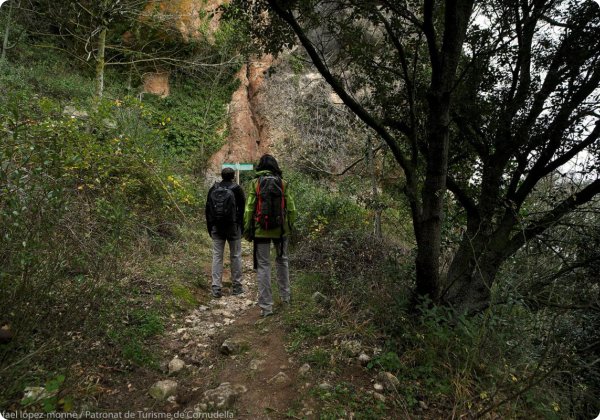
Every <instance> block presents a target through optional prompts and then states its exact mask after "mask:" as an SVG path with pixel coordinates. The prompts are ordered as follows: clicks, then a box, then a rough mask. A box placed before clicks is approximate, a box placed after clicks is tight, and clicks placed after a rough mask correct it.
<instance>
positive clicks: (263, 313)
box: [260, 309, 273, 316]
mask: <svg viewBox="0 0 600 420" xmlns="http://www.w3.org/2000/svg"><path fill="white" fill-rule="evenodd" d="M260 316H273V311H267V310H265V309H261V310H260Z"/></svg>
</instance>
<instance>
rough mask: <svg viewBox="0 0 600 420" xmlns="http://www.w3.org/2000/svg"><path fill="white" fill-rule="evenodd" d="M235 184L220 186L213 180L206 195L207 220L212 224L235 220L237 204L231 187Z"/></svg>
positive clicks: (226, 223) (221, 224)
mask: <svg viewBox="0 0 600 420" xmlns="http://www.w3.org/2000/svg"><path fill="white" fill-rule="evenodd" d="M237 186H238V185H237V184H231V185H230V186H229V187H222V186H221V184H220V183H218V182H215V186H214V189H213V190H212V192H211V193H210V195H209V197H208V221H209V222H210V224H212V225H216V226H219V227H220V226H226V225H231V224H233V223H236V222H237V205H236V203H235V194H234V193H233V189H234V188H236V187H237Z"/></svg>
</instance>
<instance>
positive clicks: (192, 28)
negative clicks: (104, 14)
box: [143, 0, 273, 173]
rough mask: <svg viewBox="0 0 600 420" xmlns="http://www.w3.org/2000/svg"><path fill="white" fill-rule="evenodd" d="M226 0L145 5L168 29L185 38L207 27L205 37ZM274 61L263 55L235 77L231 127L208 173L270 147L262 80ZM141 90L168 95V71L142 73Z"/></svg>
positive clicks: (215, 24)
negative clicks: (235, 86) (156, 14)
mask: <svg viewBox="0 0 600 420" xmlns="http://www.w3.org/2000/svg"><path fill="white" fill-rule="evenodd" d="M227 2H228V0H171V1H162V2H157V3H156V4H153V5H150V6H149V7H148V13H156V12H157V10H156V8H158V13H160V17H161V19H164V21H165V24H166V25H168V26H169V27H170V28H177V30H178V31H179V32H180V33H181V35H182V37H183V39H184V40H191V39H194V38H198V37H200V36H202V34H201V33H200V31H198V28H200V27H201V26H203V25H207V26H208V31H207V32H208V34H209V35H208V36H210V34H211V33H214V31H216V30H217V29H218V27H219V19H220V17H221V11H220V10H219V7H220V6H221V5H223V4H226V3H227ZM272 64H273V58H272V57H271V56H263V57H261V58H260V59H257V60H252V61H251V62H250V63H248V64H246V65H244V66H243V67H242V68H241V69H240V71H239V73H238V75H237V77H238V78H239V79H240V82H241V84H240V87H239V89H238V90H237V91H236V92H235V93H234V94H233V96H232V100H231V103H230V105H229V113H230V129H229V135H228V137H227V139H226V143H225V145H224V146H223V147H222V148H221V150H219V151H218V152H217V153H216V154H215V155H213V156H212V157H211V158H210V160H209V169H210V171H211V172H216V173H219V172H220V168H221V164H222V163H236V162H239V163H250V162H253V161H255V160H257V159H258V158H260V157H261V156H262V155H263V154H264V153H267V152H269V150H270V148H271V143H270V137H269V124H268V122H267V118H266V115H264V114H265V111H264V110H265V109H267V108H268V107H267V106H265V104H264V103H263V102H264V96H265V94H264V89H263V88H262V85H263V81H264V77H265V74H266V72H267V70H268V69H269V68H270V67H271V65H272ZM143 89H144V92H149V93H153V94H157V95H161V96H162V97H167V96H169V73H168V72H166V71H160V70H159V71H158V72H155V73H148V74H146V75H145V76H144V86H143Z"/></svg>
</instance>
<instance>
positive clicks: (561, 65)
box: [234, 0, 600, 310]
mask: <svg viewBox="0 0 600 420" xmlns="http://www.w3.org/2000/svg"><path fill="white" fill-rule="evenodd" d="M234 5H236V6H237V10H238V16H239V17H243V16H244V15H245V16H246V19H247V22H248V24H249V29H250V30H252V31H253V34H254V37H255V40H256V43H257V44H259V45H260V46H261V47H262V50H263V51H264V52H266V53H274V54H277V53H279V52H281V51H283V50H284V49H286V48H287V49H290V48H293V46H294V45H295V44H296V43H297V40H299V42H300V44H301V45H302V46H303V48H304V50H305V52H306V54H307V55H308V57H309V58H310V60H311V61H312V62H313V63H314V65H315V67H316V68H317V69H318V71H319V72H320V73H321V75H322V76H323V78H324V79H325V80H326V81H327V82H328V83H329V84H330V85H331V86H332V88H333V89H334V91H335V92H336V93H337V95H338V96H339V97H340V98H341V99H342V101H343V102H344V104H345V105H346V106H347V107H348V108H350V110H352V111H353V112H354V113H355V114H356V115H357V116H358V117H359V118H360V119H361V120H362V121H364V123H366V124H367V125H368V126H369V127H371V128H372V129H373V130H374V131H375V132H376V133H377V134H378V135H379V137H380V138H381V139H382V140H383V141H384V142H385V143H386V144H387V146H388V147H389V149H390V150H391V152H392V153H393V155H394V157H395V160H396V161H397V162H398V164H399V165H400V167H401V168H402V170H403V172H404V174H405V183H403V184H402V185H401V187H402V188H403V191H404V193H405V194H406V196H407V197H408V200H409V202H410V206H411V212H412V219H413V226H414V232H415V237H416V241H417V244H418V253H417V258H416V272H417V284H416V290H417V292H418V293H419V294H420V295H429V296H430V297H431V298H432V299H433V300H434V301H436V302H448V303H451V304H453V305H454V306H455V307H457V308H459V309H461V310H479V309H482V308H485V307H487V306H488V305H489V304H490V299H491V290H492V289H493V287H494V283H495V281H496V279H497V275H498V272H499V270H500V268H501V266H502V264H503V263H504V262H506V261H507V260H508V259H509V258H511V257H512V256H513V255H515V253H517V252H518V251H519V250H520V249H522V247H523V246H524V245H525V244H526V243H528V242H529V241H530V240H532V239H534V238H536V237H538V236H539V235H540V234H543V233H544V232H546V231H548V230H549V229H550V230H552V228H553V227H555V226H556V225H557V223H559V221H560V220H561V219H563V218H564V217H565V215H568V214H570V213H572V212H574V211H576V210H577V209H581V208H583V207H586V206H589V205H590V203H592V202H594V199H595V197H596V195H597V194H598V193H600V180H599V179H598V166H597V159H598V157H599V156H598V145H599V144H600V143H599V142H598V138H599V135H600V123H599V122H598V121H599V114H598V113H597V108H598V100H599V90H598V88H599V86H600V7H599V6H598V5H597V4H596V3H595V2H593V1H591V0H588V1H574V0H504V1H500V2H498V1H487V0H486V1H473V0H454V1H434V0H424V1H404V2H392V1H386V0H383V1H377V2H371V1H360V0H351V1H336V0H323V1H308V0H295V1H285V2H283V1H278V0H263V1H255V2H243V1H237V2H234ZM578 157H579V164H578V165H577V166H576V170H572V171H565V170H562V171H561V168H564V166H565V165H567V164H569V162H571V161H572V160H573V159H575V158H578ZM567 172H568V173H567ZM556 173H560V174H562V175H561V176H560V177H558V179H559V181H556V180H555V181H554V182H552V183H550V184H551V185H550V186H548V183H547V182H544V180H546V179H548V177H550V176H552V175H553V174H556ZM542 185H544V188H550V189H551V193H549V194H548V197H549V198H548V199H547V200H545V202H544V205H542V206H539V205H538V206H536V207H535V208H533V206H532V205H531V203H530V202H529V201H528V199H529V198H530V197H531V196H532V194H535V192H536V191H537V190H538V189H539V188H541V186H542ZM448 205H451V206H453V207H457V208H458V209H459V210H458V211H454V210H453V212H454V214H453V217H452V220H450V219H449V218H448V217H447V216H448V215H445V209H446V208H447V206H448ZM454 216H455V217H454ZM450 222H452V224H453V226H454V229H455V230H457V231H458V232H459V237H458V238H457V240H456V244H457V245H456V246H451V245H449V248H450V251H451V252H450V255H451V257H450V261H449V262H448V264H447V265H444V266H442V263H441V262H442V248H443V246H442V245H443V238H444V237H445V235H446V233H447V228H448V223H450ZM582 262H583V261H579V263H582Z"/></svg>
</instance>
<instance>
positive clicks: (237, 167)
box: [221, 163, 254, 171]
mask: <svg viewBox="0 0 600 420" xmlns="http://www.w3.org/2000/svg"><path fill="white" fill-rule="evenodd" d="M225 168H231V169H233V170H234V171H253V170H254V165H253V164H251V163H224V164H223V165H221V169H225Z"/></svg>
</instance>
